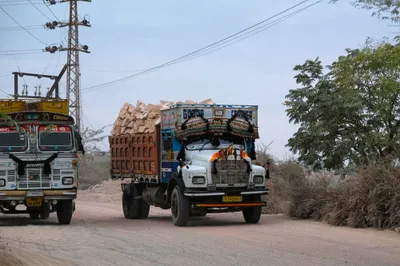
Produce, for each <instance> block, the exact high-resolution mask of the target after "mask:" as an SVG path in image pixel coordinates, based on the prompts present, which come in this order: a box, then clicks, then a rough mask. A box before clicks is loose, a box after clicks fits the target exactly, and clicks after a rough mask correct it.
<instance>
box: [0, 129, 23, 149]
mask: <svg viewBox="0 0 400 266" xmlns="http://www.w3.org/2000/svg"><path fill="white" fill-rule="evenodd" d="M27 148H28V142H27V135H26V132H25V130H24V129H23V128H19V129H18V130H17V129H16V128H14V127H0V152H11V151H13V152H16V151H20V152H21V151H26V149H27Z"/></svg>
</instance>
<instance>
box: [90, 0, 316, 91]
mask: <svg viewBox="0 0 400 266" xmlns="http://www.w3.org/2000/svg"><path fill="white" fill-rule="evenodd" d="M308 1H309V0H305V1H302V2H300V3H298V4H296V5H294V6H292V7H290V8H287V9H285V10H284V11H282V12H279V13H278V14H276V15H273V16H271V17H269V18H267V19H264V20H262V21H261V22H258V23H256V24H254V25H252V26H250V27H248V28H246V29H244V30H241V31H239V32H237V33H235V34H232V35H230V36H228V37H226V38H223V39H221V40H219V41H217V42H214V43H212V44H210V45H207V46H205V47H203V48H201V49H198V50H196V51H194V52H191V53H189V54H186V55H184V56H181V57H179V58H177V59H174V60H171V61H169V62H166V63H164V64H161V65H158V66H155V67H152V68H149V69H146V70H144V71H141V72H139V73H136V74H133V75H130V76H127V77H124V78H120V79H116V80H113V81H109V82H106V83H102V84H99V85H95V86H92V87H88V88H85V89H83V91H84V92H89V91H93V90H97V89H101V88H104V87H106V86H109V85H113V84H116V83H119V82H123V81H125V80H128V79H131V78H135V77H138V76H141V75H144V74H147V73H150V72H153V71H156V70H158V69H161V68H164V67H167V66H169V65H173V64H177V63H181V62H183V61H182V59H185V58H189V59H186V60H184V61H187V60H191V59H193V56H196V55H198V54H199V53H200V52H204V51H206V50H209V49H212V48H215V47H216V46H218V45H220V44H223V43H226V42H227V41H230V40H232V39H235V38H238V37H239V38H240V37H242V36H243V35H246V34H248V33H246V31H248V30H249V29H253V28H256V27H257V26H259V25H261V24H263V23H265V22H267V21H269V20H271V19H273V18H276V17H277V16H279V15H281V14H284V13H286V12H288V11H290V10H292V9H294V8H296V7H298V6H300V5H302V4H304V3H306V2H308ZM321 1H322V0H319V1H317V2H315V3H313V4H311V5H309V6H308V7H306V8H303V9H302V10H299V11H296V12H294V13H296V14H297V13H299V12H301V11H303V10H305V9H307V8H310V7H311V6H313V5H316V4H318V3H320V2H321ZM286 19H287V18H286ZM278 20H279V19H278ZM280 22H281V21H280ZM272 24H273V25H276V24H278V23H277V22H276V21H275V22H273V23H272ZM273 25H263V26H261V27H259V28H256V29H255V30H259V29H260V28H262V27H265V26H269V27H271V26H273ZM253 31H254V30H253ZM260 31H261V30H260ZM260 31H259V32H260ZM250 32H252V31H250ZM242 33H245V34H243V35H241V36H240V34H242ZM253 35H254V34H253ZM232 37H235V38H232ZM247 38H248V36H247ZM220 49H222V48H220Z"/></svg>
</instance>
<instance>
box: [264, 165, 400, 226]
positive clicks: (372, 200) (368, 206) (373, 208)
mask: <svg viewBox="0 0 400 266" xmlns="http://www.w3.org/2000/svg"><path fill="white" fill-rule="evenodd" d="M268 186H269V187H270V189H271V194H270V195H269V196H268V197H267V207H266V208H265V210H264V212H265V213H284V214H286V215H288V216H289V217H293V218H298V219H314V220H319V221H326V222H328V223H329V224H332V225H340V226H351V227H374V228H393V227H396V226H397V227H398V226H400V169H398V168H393V167H391V165H388V164H385V163H377V164H373V165H370V166H366V167H363V168H359V169H358V171H357V172H356V174H355V175H354V176H352V177H351V178H350V179H349V180H347V181H342V180H340V179H339V177H337V176H335V175H332V174H321V173H319V174H315V173H313V174H311V175H309V174H306V172H305V170H303V168H302V167H301V166H300V165H299V164H297V163H295V162H287V163H284V164H281V165H279V166H277V167H276V168H275V171H274V172H272V173H271V180H269V181H268Z"/></svg>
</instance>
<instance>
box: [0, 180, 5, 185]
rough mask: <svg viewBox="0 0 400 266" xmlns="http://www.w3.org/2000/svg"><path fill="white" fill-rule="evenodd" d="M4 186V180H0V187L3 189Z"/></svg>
mask: <svg viewBox="0 0 400 266" xmlns="http://www.w3.org/2000/svg"><path fill="white" fill-rule="evenodd" d="M5 186H6V180H5V179H0V187H5Z"/></svg>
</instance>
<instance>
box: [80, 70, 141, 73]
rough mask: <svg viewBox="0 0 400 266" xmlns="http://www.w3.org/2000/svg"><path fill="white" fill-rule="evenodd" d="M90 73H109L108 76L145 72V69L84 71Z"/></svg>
mask: <svg viewBox="0 0 400 266" xmlns="http://www.w3.org/2000/svg"><path fill="white" fill-rule="evenodd" d="M86 70H87V71H90V72H101V73H110V74H121V73H133V72H141V71H146V70H147V69H136V70H123V71H108V70H97V69H86Z"/></svg>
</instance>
